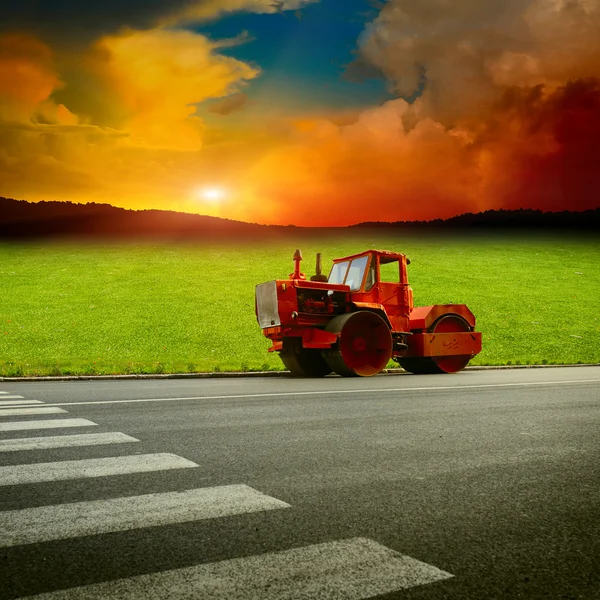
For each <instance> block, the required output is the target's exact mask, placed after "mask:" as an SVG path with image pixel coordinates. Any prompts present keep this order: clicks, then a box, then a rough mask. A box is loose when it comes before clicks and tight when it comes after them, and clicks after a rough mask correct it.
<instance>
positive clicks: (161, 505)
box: [0, 485, 290, 547]
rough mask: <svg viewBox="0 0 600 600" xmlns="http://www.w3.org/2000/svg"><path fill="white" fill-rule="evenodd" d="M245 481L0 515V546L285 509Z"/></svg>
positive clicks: (45, 507)
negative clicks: (236, 483) (242, 483)
mask: <svg viewBox="0 0 600 600" xmlns="http://www.w3.org/2000/svg"><path fill="white" fill-rule="evenodd" d="M289 507H290V505H289V504H286V503H285V502H282V501H281V500H277V499H276V498H271V497H270V496H266V495H265V494H262V493H261V492H259V491H257V490H255V489H253V488H251V487H249V486H247V485H224V486H220V487H209V488H199V489H193V490H186V491H182V492H168V493H164V494H145V495H143V496H132V497H129V498H114V499H110V500H94V501H91V502H78V503H75V504H61V505H58V506H43V507H41V508H28V509H25V510H12V511H7V512H4V513H0V547H6V546H16V545H21V544H32V543H37V542H46V541H49V540H59V539H66V538H72V537H79V536H84V535H97V534H100V533H109V532H112V531H126V530H128V529H137V528H140V527H154V526H157V525H169V524H173V523H185V522H188V521H200V520H204V519H214V518H217V517H225V516H229V515H239V514H244V513H251V512H259V511H264V510H274V509H281V508H289Z"/></svg>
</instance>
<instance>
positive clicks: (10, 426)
mask: <svg viewBox="0 0 600 600" xmlns="http://www.w3.org/2000/svg"><path fill="white" fill-rule="evenodd" d="M92 425H98V423H94V422H93V421H88V420H87V419H54V420H50V421H12V422H10V423H0V432H2V431H25V430H27V429H60V428H62V427H91V426H92Z"/></svg>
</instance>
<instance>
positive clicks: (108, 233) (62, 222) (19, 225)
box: [0, 197, 289, 239]
mask: <svg viewBox="0 0 600 600" xmlns="http://www.w3.org/2000/svg"><path fill="white" fill-rule="evenodd" d="M277 230H281V231H287V230H289V228H288V227H273V226H267V225H257V224H253V223H242V222H240V221H231V220H228V219H220V218H217V217H206V216H203V215H193V214H188V213H180V212H174V211H168V210H127V209H124V208H117V207H115V206H111V205H110V204H96V203H93V202H92V203H89V204H75V203H73V202H54V201H52V202H46V201H42V202H27V201H25V200H12V199H10V198H2V197H0V239H2V238H4V239H34V238H48V237H51V238H53V237H57V238H64V237H80V238H143V237H148V238H155V237H169V238H182V239H188V238H191V239H196V238H205V237H208V238H214V237H250V238H253V237H256V236H260V235H263V234H265V233H266V232H269V231H277Z"/></svg>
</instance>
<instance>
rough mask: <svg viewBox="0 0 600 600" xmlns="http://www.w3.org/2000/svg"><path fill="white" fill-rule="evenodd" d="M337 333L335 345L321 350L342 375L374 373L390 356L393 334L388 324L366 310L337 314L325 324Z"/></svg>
mask: <svg viewBox="0 0 600 600" xmlns="http://www.w3.org/2000/svg"><path fill="white" fill-rule="evenodd" d="M326 329H327V331H329V332H331V333H337V334H339V341H338V344H337V347H336V348H335V349H331V350H324V351H323V357H324V358H325V361H326V362H327V364H328V365H329V367H330V368H331V369H332V370H333V371H335V372H336V373H337V374H338V375H342V376H344V377H356V376H360V377H369V376H371V375H377V373H380V372H381V371H382V370H383V369H384V368H385V366H386V365H387V363H388V361H389V360H390V357H391V356H392V336H391V333H390V328H389V327H388V325H387V323H386V322H385V321H384V320H383V319H382V318H381V317H380V316H379V315H377V314H375V313H373V312H369V311H366V310H360V311H357V312H354V313H348V314H345V315H339V316H337V317H335V318H334V319H332V320H331V321H330V322H329V323H328V324H327V328H326Z"/></svg>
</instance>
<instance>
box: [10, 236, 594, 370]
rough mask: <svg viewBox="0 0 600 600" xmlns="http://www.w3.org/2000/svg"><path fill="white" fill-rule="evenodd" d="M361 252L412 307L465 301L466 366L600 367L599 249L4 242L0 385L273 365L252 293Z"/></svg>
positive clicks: (512, 242)
mask: <svg viewBox="0 0 600 600" xmlns="http://www.w3.org/2000/svg"><path fill="white" fill-rule="evenodd" d="M297 246H299V247H301V248H302V251H303V254H304V256H305V261H304V262H303V269H304V270H305V271H306V272H307V273H308V274H312V272H313V269H314V256H315V253H316V252H318V251H320V252H323V256H324V262H325V268H326V269H328V268H329V265H330V262H329V261H330V259H331V258H333V257H338V256H343V255H345V254H350V253H353V252H359V251H362V250H364V249H366V248H370V247H377V248H382V249H388V250H397V251H401V252H405V253H406V254H408V256H409V257H410V258H411V259H412V264H411V265H410V267H409V278H410V282H411V285H412V287H413V290H414V295H415V304H417V305H425V304H436V303H448V302H454V303H466V304H468V306H469V307H470V308H471V310H472V311H473V312H474V313H475V315H476V317H477V328H478V330H480V331H482V332H483V351H482V352H481V354H480V355H479V356H477V357H476V358H475V359H474V360H473V361H472V363H471V364H475V365H503V364H565V363H600V310H599V309H600V260H599V259H600V241H599V240H597V239H595V240H591V239H583V240H577V239H574V238H566V237H545V238H542V237H536V236H533V235H532V234H520V235H517V236H513V237H510V238H509V237H479V238H477V237H474V236H470V237H465V236H462V237H444V238H439V237H437V238H434V237H417V236H414V235H413V236H408V237H407V236H402V237H400V236H399V235H397V236H395V237H394V236H390V235H389V234H385V233H371V232H366V233H362V234H360V235H354V236H350V235H348V236H346V237H331V236H330V237H327V238H324V239H319V240H318V241H317V240H315V239H314V238H313V239H306V240H301V239H297V238H293V237H290V239H289V240H286V241H278V242H269V243H264V244H256V245H242V244H240V245H237V246H227V245H225V244H219V243H212V244H208V243H207V244H206V245H197V246H194V245H191V244H182V243H180V244H166V243H165V244H161V245H158V244H157V245H151V244H139V245H125V244H111V245H89V244H83V243H80V244H75V243H73V244H70V245H54V244H49V243H43V244H42V243H36V244H30V245H1V246H0V282H1V286H2V287H1V290H2V291H1V294H0V324H1V327H0V375H1V376H14V375H18V376H20V375H59V374H112V373H162V372H165V373H166V372H198V371H240V370H242V371H246V370H265V369H280V368H282V365H281V363H280V361H279V359H278V357H277V356H276V355H272V354H268V353H267V348H268V346H269V342H268V340H266V339H265V338H264V337H263V336H262V334H261V331H260V329H259V328H258V325H257V323H256V320H255V316H254V286H255V285H256V284H257V283H261V282H263V281H268V280H270V279H275V278H284V277H286V276H287V275H288V274H289V273H290V272H291V271H292V267H293V265H292V260H291V257H292V253H293V251H294V249H295V248H296V247H297Z"/></svg>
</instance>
